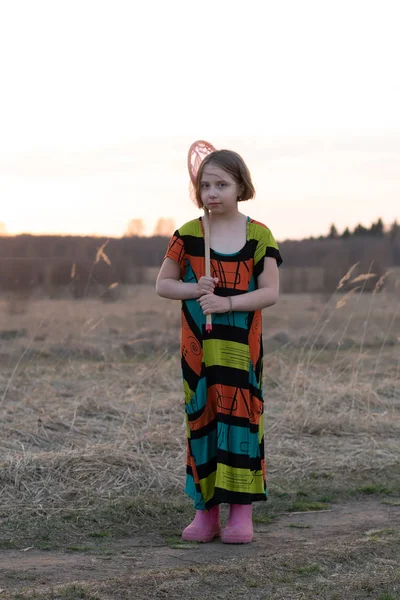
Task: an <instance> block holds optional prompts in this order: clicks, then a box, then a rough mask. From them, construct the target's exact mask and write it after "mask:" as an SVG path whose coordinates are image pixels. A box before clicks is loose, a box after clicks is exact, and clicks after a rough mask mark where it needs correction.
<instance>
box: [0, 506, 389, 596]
mask: <svg viewBox="0 0 400 600" xmlns="http://www.w3.org/2000/svg"><path fill="white" fill-rule="evenodd" d="M293 524H296V525H300V526H303V527H291V525H293ZM307 526H308V527H307ZM385 529H390V530H392V535H393V534H395V535H396V536H398V534H399V533H400V506H392V505H387V504H383V503H382V502H381V501H380V500H379V499H375V498H373V499H367V500H363V501H361V502H360V501H358V502H354V503H350V504H343V505H333V507H332V510H331V511H325V512H313V513H302V514H291V515H283V516H282V517H280V518H279V519H278V520H277V521H276V522H273V523H271V524H268V525H264V524H255V540H254V542H253V543H252V544H250V545H247V546H228V545H225V544H222V543H221V542H220V541H219V540H215V541H214V542H212V543H211V544H207V545H198V546H197V545H194V546H189V547H186V548H184V547H182V548H180V547H179V544H178V547H176V548H171V546H170V545H168V544H167V542H166V540H165V538H164V537H162V536H161V535H158V534H150V535H148V536H141V537H132V538H125V539H123V540H116V541H112V540H108V542H107V548H108V549H109V550H111V552H110V554H109V555H108V556H107V555H106V556H103V555H99V554H96V555H93V554H89V553H82V552H72V553H71V552H43V551H37V550H34V549H29V550H25V551H21V550H20V551H17V550H2V551H0V590H2V591H1V593H0V598H6V597H8V596H7V594H12V592H13V591H14V590H15V591H16V590H17V589H19V588H22V587H24V588H25V589H26V588H28V589H35V590H37V591H40V589H43V588H44V587H48V586H52V585H59V584H62V583H70V582H74V581H76V582H85V581H102V580H103V581H104V580H107V579H110V578H112V577H125V576H129V577H130V576H132V575H135V574H139V573H141V572H144V571H148V570H152V569H156V570H157V569H159V570H163V571H166V570H169V569H173V568H176V567H184V566H194V567H196V566H200V565H209V564H213V565H216V564H222V563H223V562H224V561H226V560H228V559H232V558H238V559H240V558H247V559H248V558H252V557H260V556H268V557H277V556H279V555H285V554H287V553H288V551H289V550H290V552H291V553H292V554H298V553H302V554H303V555H304V559H305V561H306V559H307V548H308V547H310V546H311V547H312V548H313V549H314V550H315V548H319V549H320V550H321V551H324V550H329V548H330V547H333V546H336V547H338V545H342V546H343V547H346V548H349V547H354V546H355V544H360V539H365V540H366V539H367V535H368V533H367V532H371V530H385ZM370 535H372V534H371V533H370Z"/></svg>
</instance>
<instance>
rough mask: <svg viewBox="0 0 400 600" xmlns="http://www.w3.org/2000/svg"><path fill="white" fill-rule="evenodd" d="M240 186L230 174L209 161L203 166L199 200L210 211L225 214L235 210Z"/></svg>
mask: <svg viewBox="0 0 400 600" xmlns="http://www.w3.org/2000/svg"><path fill="white" fill-rule="evenodd" d="M241 187H242V186H239V185H238V184H237V183H236V181H235V180H234V179H233V177H232V175H230V174H229V173H227V172H226V171H224V169H222V168H221V167H217V166H215V165H213V164H212V163H209V164H208V165H206V166H205V167H204V171H203V173H202V177H201V182H200V191H201V201H202V202H203V205H204V206H205V207H206V208H208V209H209V210H210V211H211V213H215V214H226V213H231V212H235V211H237V199H238V197H239V196H240V193H241Z"/></svg>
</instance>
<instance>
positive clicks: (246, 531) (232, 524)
mask: <svg viewBox="0 0 400 600" xmlns="http://www.w3.org/2000/svg"><path fill="white" fill-rule="evenodd" d="M252 539H253V521H252V505H251V504H231V505H230V510H229V518H228V522H227V524H226V527H225V528H224V529H223V530H222V534H221V540H222V541H223V542H224V544H248V543H249V542H251V541H252Z"/></svg>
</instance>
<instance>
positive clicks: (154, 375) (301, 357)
mask: <svg viewBox="0 0 400 600" xmlns="http://www.w3.org/2000/svg"><path fill="white" fill-rule="evenodd" d="M399 300H400V297H399V293H398V289H397V290H395V291H394V292H393V291H392V292H389V291H385V289H383V291H380V293H374V294H371V293H368V294H367V293H364V294H358V293H350V294H347V295H344V294H335V295H334V296H332V297H327V296H321V295H317V294H314V295H301V294H294V295H282V296H281V298H280V301H279V303H278V304H277V305H276V306H274V307H271V308H269V309H267V310H266V311H264V349H265V426H266V428H265V429H266V432H265V447H266V457H267V470H268V489H269V499H268V502H266V503H262V504H258V505H257V506H255V509H254V526H255V541H254V542H253V543H252V544H251V545H248V546H227V545H223V544H221V543H220V542H219V541H214V542H213V543H211V544H207V545H201V544H189V543H183V542H181V541H180V538H179V534H180V532H181V530H182V528H183V527H184V526H185V525H186V524H187V523H188V522H189V521H190V520H191V517H192V514H193V509H192V507H191V503H190V501H189V500H188V499H187V498H186V497H185V496H184V494H183V482H184V476H185V473H184V472H185V427H184V412H183V398H182V383H181V375H180V368H179V356H178V354H179V321H180V315H179V303H177V302H173V301H167V300H162V299H160V298H158V297H157V296H156V295H155V294H154V292H153V288H152V286H150V285H143V286H136V287H132V288H126V289H124V290H123V292H122V297H121V299H120V300H119V301H118V302H104V301H101V300H96V299H86V300H71V299H59V300H45V299H36V300H30V301H29V302H28V301H25V302H24V301H23V299H22V300H21V299H18V298H6V297H4V298H2V299H0V500H1V502H0V599H3V598H7V599H8V598H9V599H21V600H22V599H28V598H32V599H42V600H50V599H53V600H56V599H57V600H75V599H78V598H81V599H86V600H111V599H112V600H128V599H129V600H130V599H135V600H136V599H137V600H142V599H144V598H146V599H152V598H174V599H175V598H177V599H179V598H182V599H183V598H190V599H198V600H200V599H201V600H211V599H221V600H227V599H228V598H229V599H232V600H236V599H242V598H243V599H244V598H249V597H251V598H252V599H255V600H261V599H263V600H267V599H268V600H297V599H299V600H300V599H307V600H310V599H312V600H314V599H324V600H326V599H330V600H345V599H346V600H366V599H369V598H374V599H378V600H396V599H399V598H400V314H399V304H400V303H399ZM224 510H225V509H224ZM223 514H224V517H226V512H223Z"/></svg>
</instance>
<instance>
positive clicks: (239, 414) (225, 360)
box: [156, 150, 282, 544]
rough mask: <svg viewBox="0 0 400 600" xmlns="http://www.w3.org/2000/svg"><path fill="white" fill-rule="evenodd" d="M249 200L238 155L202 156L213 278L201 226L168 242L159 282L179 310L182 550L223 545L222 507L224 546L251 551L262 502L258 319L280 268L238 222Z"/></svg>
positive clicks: (200, 191) (186, 228) (268, 246)
mask: <svg viewBox="0 0 400 600" xmlns="http://www.w3.org/2000/svg"><path fill="white" fill-rule="evenodd" d="M254 195H255V190H254V187H253V184H252V181H251V176H250V173H249V170H248V168H247V166H246V165H245V163H244V161H243V159H242V158H241V157H240V156H239V155H238V154H237V153H236V152H232V151H230V150H219V151H215V152H212V153H211V154H209V155H208V156H207V157H206V158H205V159H204V160H203V162H202V163H201V165H200V168H199V172H198V174H197V179H196V202H197V204H198V206H199V208H205V209H208V210H209V214H210V245H211V250H210V257H211V277H206V276H205V261H204V229H203V222H202V219H201V218H198V219H194V220H193V221H189V222H188V223H186V224H185V225H183V226H182V227H180V228H179V229H178V230H177V231H176V232H175V233H174V235H173V237H172V239H171V241H170V243H169V246H168V250H167V253H166V255H165V259H164V262H163V264H162V267H161V269H160V272H159V275H158V278H157V284H156V291H157V293H158V294H159V295H160V296H161V297H163V298H172V299H176V300H182V336H181V363H182V372H183V385H184V395H185V404H186V424H187V469H186V487H185V492H186V493H187V494H188V495H189V496H190V497H191V498H192V499H193V501H194V507H195V509H196V515H195V518H194V520H193V522H192V523H191V524H190V525H189V526H188V527H186V529H185V530H184V531H183V533H182V537H183V539H184V540H191V541H198V542H209V541H211V540H212V539H213V538H214V537H216V536H218V535H220V533H221V526H220V520H219V505H220V504H221V503H224V502H225V503H228V504H229V505H230V511H229V518H228V522H227V525H226V527H225V528H224V529H223V531H222V533H221V539H222V541H223V542H225V543H228V544H229V543H231V544H238V543H248V542H251V541H252V539H253V526H252V502H255V501H258V500H266V497H267V489H266V469H265V460H264V421H263V379H262V374H263V348H262V328H261V310H262V309H263V308H266V307H267V306H272V305H273V304H275V303H276V301H277V299H278V294H279V277H278V266H279V265H280V264H281V262H282V259H281V256H280V253H279V249H278V246H277V243H276V242H275V240H274V238H273V236H272V233H271V231H270V230H269V229H268V228H267V227H266V226H265V225H263V224H262V223H259V222H257V221H254V220H253V219H250V217H247V216H245V215H244V214H243V213H241V212H239V208H238V203H239V202H241V201H244V200H249V199H251V198H253V197H254ZM208 314H211V315H212V331H211V333H206V330H205V324H206V315H208Z"/></svg>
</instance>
